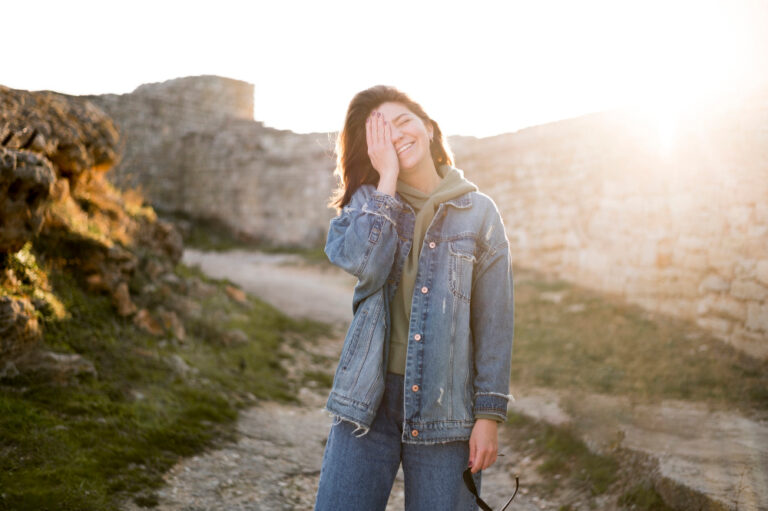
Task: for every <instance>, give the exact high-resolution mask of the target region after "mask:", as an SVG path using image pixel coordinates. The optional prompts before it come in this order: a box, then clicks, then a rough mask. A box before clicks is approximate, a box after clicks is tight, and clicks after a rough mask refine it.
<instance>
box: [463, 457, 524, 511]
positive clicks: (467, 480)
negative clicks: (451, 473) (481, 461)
mask: <svg viewBox="0 0 768 511" xmlns="http://www.w3.org/2000/svg"><path fill="white" fill-rule="evenodd" d="M499 456H504V455H503V454H501V453H499ZM461 476H462V478H463V479H464V484H465V485H466V486H467V489H468V490H469V493H471V494H472V495H474V496H475V502H476V503H477V505H478V506H480V509H482V510H483V511H493V509H492V508H491V506H489V505H488V504H486V502H485V501H484V500H483V499H481V498H480V495H478V493H477V486H475V480H474V479H472V469H471V468H468V469H466V470H464V473H463V474H461ZM519 488H520V478H519V477H517V476H515V493H513V494H512V496H511V497H510V498H509V500H508V501H507V503H506V504H504V507H503V508H501V509H499V511H504V510H505V509H507V507H508V506H509V505H510V504H511V503H512V499H514V498H515V495H517V490H518V489H519Z"/></svg>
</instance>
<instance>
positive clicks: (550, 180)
mask: <svg viewBox="0 0 768 511" xmlns="http://www.w3.org/2000/svg"><path fill="white" fill-rule="evenodd" d="M93 100H94V101H96V102H97V103H98V104H99V105H101V106H102V107H103V108H104V109H105V110H106V111H107V112H108V113H109V114H110V115H111V116H112V117H113V118H114V119H116V121H117V123H118V126H119V127H120V128H121V130H122V131H123V135H124V137H125V139H126V143H125V149H124V155H125V156H124V157H123V161H122V163H121V164H120V166H118V168H117V169H116V172H115V174H116V177H117V179H116V181H117V182H118V184H141V185H142V186H143V187H144V189H145V190H146V192H147V193H148V195H149V197H150V198H151V199H152V201H153V204H154V205H155V206H156V207H158V208H160V209H165V210H176V211H185V212H187V213H190V214H193V215H198V216H213V217H217V218H219V219H221V220H223V221H224V222H226V223H228V224H229V225H230V226H232V227H233V228H235V229H236V230H239V231H241V232H243V233H246V234H249V235H251V236H255V237H258V238H262V239H264V240H266V241H269V242H273V243H277V244H284V245H302V246H309V245H313V244H319V243H322V242H323V240H324V238H325V235H326V233H327V229H328V222H329V220H330V218H332V216H333V214H334V212H333V211H332V210H330V209H327V208H326V206H325V205H326V203H327V200H328V198H329V195H330V193H331V190H332V188H333V186H334V183H335V180H334V178H333V175H332V170H333V167H334V161H333V157H332V153H331V151H332V141H331V136H330V135H329V134H311V135H298V134H294V133H292V132H289V131H280V130H274V129H270V128H266V127H264V126H263V125H262V124H261V123H258V122H255V121H253V120H252V118H253V111H252V110H253V106H252V105H253V104H252V86H251V85H249V84H245V83H243V82H237V81H234V80H228V79H223V78H217V77H192V78H184V79H179V80H171V81H170V82H165V83H162V84H148V85H143V86H141V87H139V88H138V89H137V90H136V91H135V92H134V93H131V94H124V95H122V96H113V95H109V96H97V97H93ZM658 127H659V126H658V125H657V124H655V123H654V122H652V121H650V120H648V119H643V118H640V117H635V116H632V115H630V114H627V113H621V112H606V113H601V114H594V115H588V116H583V117H580V118H576V119H570V120H566V121H560V122H556V123H550V124H546V125H542V126H536V127H532V128H528V129H524V130H521V131H519V132H516V133H511V134H506V135H500V136H496V137H488V138H483V139H475V138H471V137H454V138H452V139H451V144H452V146H453V148H454V151H455V153H456V156H457V158H456V161H457V166H459V167H460V168H463V169H464V170H465V171H466V174H467V177H469V178H470V179H472V180H473V181H475V182H476V183H478V185H479V186H480V188H481V190H483V191H485V192H486V193H488V194H489V195H490V196H491V197H493V198H494V199H495V200H496V202H497V204H498V205H499V208H500V209H501V211H502V214H503V216H504V219H505V223H506V226H507V229H508V234H509V237H510V241H511V242H512V250H513V256H514V259H515V263H516V264H519V265H521V266H528V267H533V268H536V269H539V270H542V271H545V272H549V273H554V274H557V275H559V276H561V277H562V278H565V279H567V280H571V281H574V282H577V283H579V284H581V285H584V286H587V287H590V288H593V289H598V290H601V291H605V292H610V293H615V294H617V295H619V296H620V297H621V298H623V299H626V300H627V301H629V302H632V303H637V304H639V305H641V306H643V307H646V308H648V309H651V310H654V311H660V312H663V313H667V314H671V315H674V316H679V317H685V318H689V319H693V320H695V321H697V322H698V324H699V325H701V326H702V327H704V328H706V329H708V330H710V331H712V332H714V333H716V334H717V335H719V336H720V337H721V338H723V339H724V340H727V341H729V342H731V343H733V344H734V345H735V346H737V347H739V348H741V349H743V350H745V351H747V352H748V353H751V354H753V355H756V356H760V357H766V356H768V95H763V96H756V97H752V98H749V99H747V100H744V101H742V102H739V103H733V104H731V105H729V106H727V107H718V108H715V107H714V106H710V107H704V108H703V109H702V110H700V112H699V113H698V114H697V116H695V117H693V116H688V117H683V118H681V119H679V122H678V124H677V127H676V130H675V137H674V140H671V139H670V140H668V141H665V140H664V139H660V138H659V130H658V129H657V128H658ZM662 132H668V133H672V132H671V131H669V127H665V129H664V130H662Z"/></svg>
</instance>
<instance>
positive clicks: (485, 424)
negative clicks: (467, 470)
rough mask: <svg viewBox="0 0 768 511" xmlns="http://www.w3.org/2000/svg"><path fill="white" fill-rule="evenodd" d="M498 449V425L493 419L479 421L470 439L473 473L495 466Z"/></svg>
mask: <svg viewBox="0 0 768 511" xmlns="http://www.w3.org/2000/svg"><path fill="white" fill-rule="evenodd" d="M498 449H499V426H498V423H497V422H496V421H495V420H492V419H477V420H476V421H475V425H474V426H473V427H472V434H471V435H470V437H469V466H470V467H471V468H472V473H473V474H474V473H476V472H478V471H479V470H484V469H486V468H488V467H490V466H491V465H493V464H494V463H495V462H496V453H497V452H498Z"/></svg>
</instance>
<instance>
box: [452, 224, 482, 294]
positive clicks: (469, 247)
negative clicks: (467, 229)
mask: <svg viewBox="0 0 768 511" xmlns="http://www.w3.org/2000/svg"><path fill="white" fill-rule="evenodd" d="M448 252H450V266H451V274H450V282H449V287H450V289H451V292H452V293H453V294H454V296H456V297H457V298H460V299H461V300H464V301H465V302H469V300H470V298H471V297H472V274H473V270H474V267H475V261H477V259H476V258H475V240H474V239H472V238H461V239H458V240H453V241H449V242H448Z"/></svg>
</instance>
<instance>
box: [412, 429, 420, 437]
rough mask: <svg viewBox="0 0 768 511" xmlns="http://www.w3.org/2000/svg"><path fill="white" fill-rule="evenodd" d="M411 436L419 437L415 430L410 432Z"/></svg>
mask: <svg viewBox="0 0 768 511" xmlns="http://www.w3.org/2000/svg"><path fill="white" fill-rule="evenodd" d="M411 436H419V432H418V431H417V430H415V429H412V430H411Z"/></svg>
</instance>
